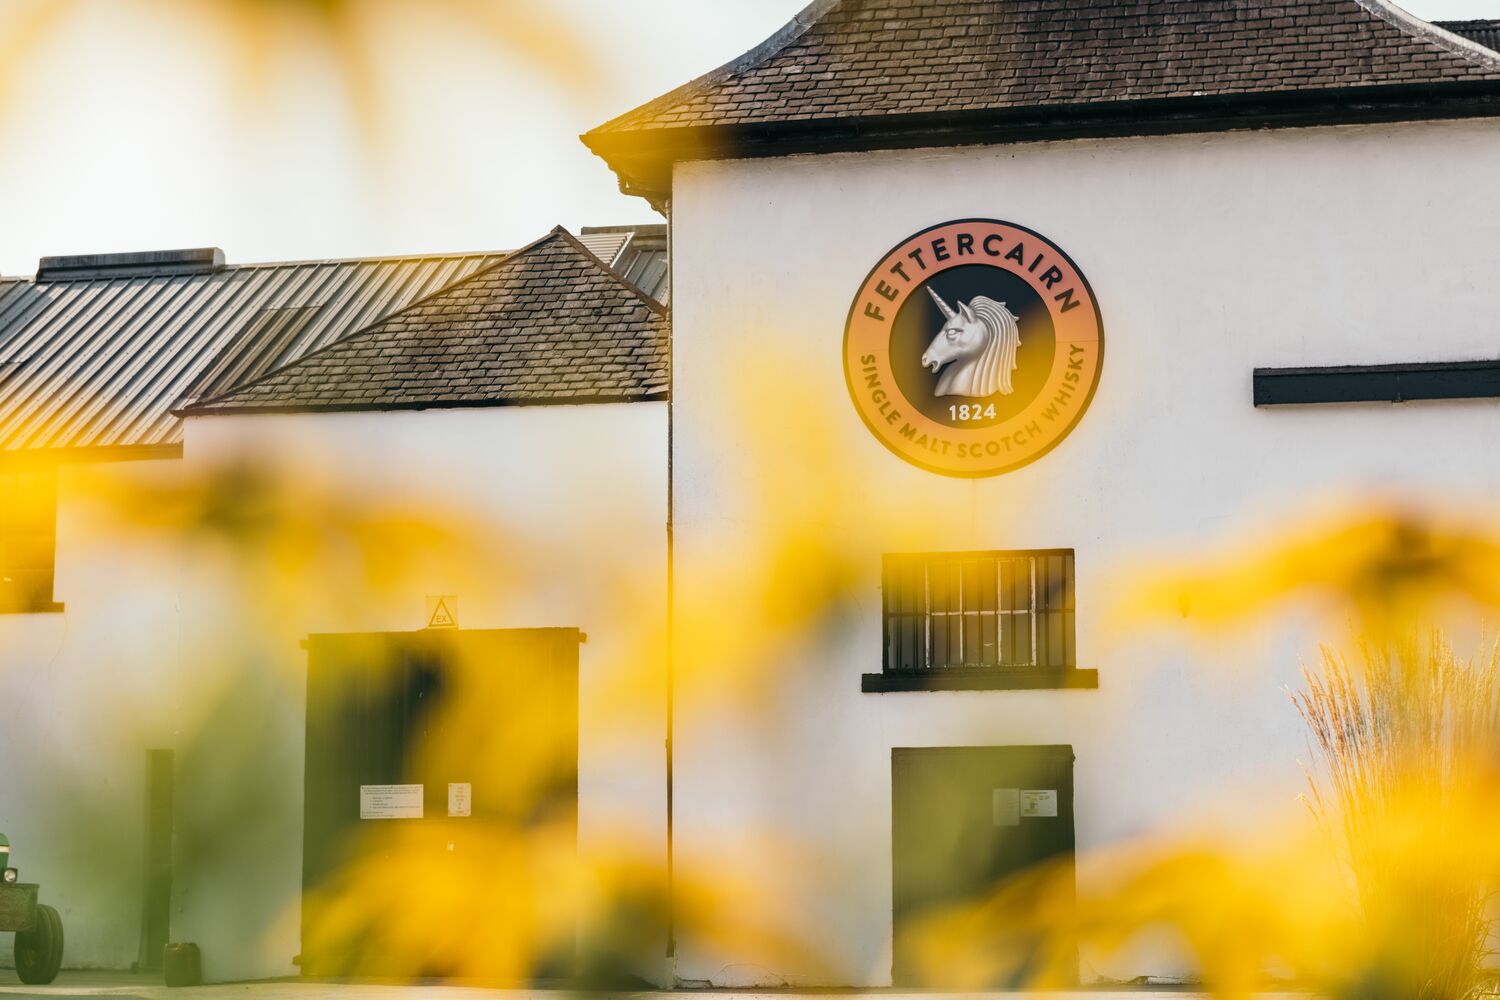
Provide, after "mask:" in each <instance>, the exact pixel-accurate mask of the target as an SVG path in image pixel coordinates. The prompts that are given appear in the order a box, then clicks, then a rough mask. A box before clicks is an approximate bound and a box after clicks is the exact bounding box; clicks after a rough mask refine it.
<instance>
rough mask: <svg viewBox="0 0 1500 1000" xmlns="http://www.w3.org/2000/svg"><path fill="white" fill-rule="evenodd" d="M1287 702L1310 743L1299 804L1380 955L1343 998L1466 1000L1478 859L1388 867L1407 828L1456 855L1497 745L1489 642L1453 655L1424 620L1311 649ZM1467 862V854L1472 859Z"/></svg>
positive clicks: (1480, 890)
mask: <svg viewBox="0 0 1500 1000" xmlns="http://www.w3.org/2000/svg"><path fill="white" fill-rule="evenodd" d="M1303 683H1304V686H1303V688H1302V690H1300V691H1296V692H1293V693H1292V701H1293V702H1294V704H1295V705H1296V707H1297V711H1298V713H1299V714H1300V715H1301V717H1302V719H1303V721H1304V722H1305V723H1306V724H1307V728H1308V731H1309V734H1310V735H1311V738H1312V743H1313V748H1314V750H1315V753H1316V758H1315V761H1314V763H1313V764H1312V765H1311V766H1309V767H1308V768H1307V769H1306V770H1307V778H1308V786H1309V795H1308V799H1307V801H1308V805H1309V807H1310V808H1311V810H1312V812H1313V814H1314V816H1315V817H1316V818H1317V820H1318V822H1319V824H1320V825H1321V827H1322V828H1323V830H1324V832H1325V833H1326V834H1327V836H1328V837H1329V839H1330V841H1331V843H1332V845H1333V848H1334V851H1335V855H1336V857H1337V858H1338V859H1339V861H1340V862H1341V863H1342V864H1343V865H1344V866H1345V867H1346V868H1347V872H1348V876H1349V878H1350V880H1351V882H1352V884H1353V887H1354V890H1355V892H1356V894H1357V900H1358V905H1359V909H1360V914H1361V916H1362V918H1363V921H1364V923H1365V925H1366V933H1367V934H1368V936H1369V941H1370V943H1371V945H1372V946H1374V947H1375V948H1377V949H1378V953H1379V954H1380V955H1381V956H1383V958H1382V960H1380V961H1376V962H1374V963H1372V965H1371V967H1370V968H1368V969H1367V970H1366V975H1365V976H1364V977H1362V978H1361V980H1360V981H1358V982H1356V983H1352V984H1350V990H1349V994H1348V995H1350V996H1359V997H1372V998H1374V997H1391V998H1396V997H1415V998H1426V1000H1460V998H1466V997H1472V996H1475V995H1476V994H1477V993H1478V991H1479V988H1480V981H1481V969H1482V967H1483V963H1484V959H1485V957H1486V955H1487V953H1488V952H1487V945H1486V942H1487V940H1488V938H1489V933H1490V929H1491V920H1490V918H1489V917H1488V916H1487V915H1486V905H1487V902H1488V892H1487V886H1486V885H1485V881H1484V880H1485V876H1486V875H1487V874H1488V873H1487V872H1485V871H1484V870H1483V869H1484V868H1485V867H1487V866H1485V865H1483V864H1480V865H1476V866H1474V868H1473V869H1472V870H1468V869H1467V866H1462V865H1460V866H1459V867H1458V868H1457V869H1456V870H1452V871H1450V872H1448V873H1447V877H1444V875H1442V874H1438V875H1437V876H1436V877H1433V873H1432V872H1431V871H1428V872H1426V873H1425V874H1426V877H1424V878H1421V879H1417V878H1413V877H1410V873H1409V872H1407V871H1406V870H1405V868H1404V867H1403V866H1402V865H1401V864H1400V863H1399V862H1400V860H1401V857H1402V856H1403V855H1405V854H1407V853H1409V851H1410V850H1411V848H1410V845H1408V844H1403V843H1400V842H1398V839H1399V838H1411V837H1415V838H1416V839H1417V841H1418V843H1419V844H1421V845H1425V847H1426V848H1427V849H1430V850H1433V851H1462V850H1463V849H1464V848H1463V845H1464V844H1465V843H1467V842H1468V841H1470V840H1471V839H1472V837H1473V835H1474V828H1473V825H1472V824H1473V822H1474V821H1475V819H1476V817H1473V816H1472V815H1471V814H1470V813H1471V809H1470V806H1472V805H1473V804H1474V803H1475V802H1476V801H1478V800H1480V799H1482V798H1484V797H1486V796H1485V791H1486V786H1487V785H1488V784H1490V783H1491V782H1492V780H1493V775H1492V773H1491V772H1492V769H1493V767H1494V764H1495V759H1496V758H1495V753H1496V751H1497V750H1500V648H1497V647H1496V646H1491V647H1490V648H1489V650H1488V651H1487V653H1485V654H1484V655H1482V656H1480V657H1478V658H1476V659H1474V660H1464V659H1461V658H1459V657H1458V656H1456V655H1455V654H1454V652H1453V649H1452V647H1451V646H1450V645H1449V644H1448V642H1447V641H1446V640H1445V639H1444V638H1443V636H1442V634H1441V633H1440V632H1437V631H1435V630H1430V631H1426V632H1423V633H1419V632H1417V631H1415V630H1414V631H1411V632H1409V633H1407V634H1405V635H1403V636H1400V637H1398V638H1397V639H1394V640H1392V641H1388V642H1374V641H1371V640H1368V639H1366V640H1364V641H1361V642H1359V643H1357V644H1356V646H1355V652H1354V654H1353V655H1352V656H1346V655H1344V654H1343V653H1340V652H1339V651H1337V650H1336V649H1333V648H1330V647H1324V648H1323V650H1322V662H1321V665H1320V667H1319V668H1318V669H1306V670H1304V671H1303ZM1476 860H1479V859H1476Z"/></svg>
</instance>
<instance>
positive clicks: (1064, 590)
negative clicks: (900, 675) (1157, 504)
mask: <svg viewBox="0 0 1500 1000" xmlns="http://www.w3.org/2000/svg"><path fill="white" fill-rule="evenodd" d="M884 593H885V602H884V603H885V664H884V669H885V670H886V671H887V672H893V671H894V672H913V671H924V670H948V669H1004V668H1013V669H1025V668H1040V669H1060V668H1067V667H1073V666H1075V665H1076V663H1077V658H1076V653H1075V651H1074V648H1073V634H1074V624H1075V614H1076V609H1075V606H1074V596H1073V551H1072V550H1071V549H1037V550H1030V551H1011V552H939V553H911V554H900V555H888V556H886V557H885V566H884Z"/></svg>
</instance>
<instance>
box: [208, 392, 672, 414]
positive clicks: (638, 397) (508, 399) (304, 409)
mask: <svg viewBox="0 0 1500 1000" xmlns="http://www.w3.org/2000/svg"><path fill="white" fill-rule="evenodd" d="M667 395H668V391H667V389H666V388H665V387H661V388H652V387H646V388H643V389H642V390H641V391H640V392H600V393H584V394H579V395H559V394H554V393H538V394H536V395H527V394H517V393H500V394H497V395H492V396H475V397H472V398H468V399H432V400H420V401H417V402H393V401H389V400H382V401H380V402H369V403H357V402H356V403H261V404H256V403H233V402H231V403H229V404H227V405H223V406H215V407H213V408H211V409H205V410H198V409H196V408H189V409H187V410H185V411H183V412H184V415H187V416H194V417H213V416H231V415H236V414H241V415H243V414H260V415H273V414H292V413H381V412H387V411H394V412H405V411H411V410H463V409H480V408H492V407H502V406H505V407H511V406H584V405H589V404H594V403H651V402H657V401H659V400H664V399H666V398H667Z"/></svg>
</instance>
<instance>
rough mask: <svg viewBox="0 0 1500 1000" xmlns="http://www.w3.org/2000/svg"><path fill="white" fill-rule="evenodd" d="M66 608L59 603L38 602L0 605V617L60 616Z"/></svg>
mask: <svg viewBox="0 0 1500 1000" xmlns="http://www.w3.org/2000/svg"><path fill="white" fill-rule="evenodd" d="M65 610H67V607H66V606H65V605H64V604H63V603H62V602H61V601H45V602H42V601H39V602H37V603H36V604H16V605H5V604H0V615H60V614H62V613H63V612H64V611H65Z"/></svg>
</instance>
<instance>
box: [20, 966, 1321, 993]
mask: <svg viewBox="0 0 1500 1000" xmlns="http://www.w3.org/2000/svg"><path fill="white" fill-rule="evenodd" d="M627 995H629V994H627ZM634 995H638V996H643V997H649V998H651V1000H657V998H661V1000H667V998H671V997H679V998H685V1000H693V998H703V997H705V996H706V995H707V996H711V997H713V998H714V1000H790V998H795V997H800V996H807V997H825V996H830V995H835V996H843V997H858V996H872V997H878V998H879V1000H902V998H912V1000H933V997H934V996H940V997H947V996H950V994H913V993H900V992H897V991H895V990H874V991H871V992H869V993H853V992H832V991H820V992H811V993H795V992H791V991H765V992H754V991H751V992H740V991H729V990H715V991H711V992H710V993H707V994H705V993H704V992H672V991H663V992H659V993H648V994H634ZM994 995H995V996H999V997H1004V998H1005V1000H1023V995H1022V994H1018V993H1008V994H994ZM418 996H420V997H421V998H422V1000H530V998H536V1000H559V998H563V997H565V996H566V994H564V993H563V992H562V991H552V990H495V989H482V988H478V987H471V986H446V985H443V986H440V985H434V986H377V985H369V984H363V983H358V984H356V983H321V982H302V981H298V980H286V981H274V982H263V983H236V984H233V985H228V986H198V987H194V988H192V989H174V990H168V989H167V988H166V987H165V986H163V985H162V981H161V977H160V976H150V975H132V974H129V973H109V972H64V973H63V974H62V975H61V976H59V977H58V979H57V982H55V983H53V984H52V985H51V986H23V985H21V983H20V982H18V981H17V980H16V978H15V973H14V972H12V971H10V970H8V969H3V970H0V1000H21V998H39V1000H40V998H47V1000H65V998H70V997H100V998H104V1000H109V998H114V1000H416V998H417V997H418ZM1037 996H1040V997H1043V998H1045V1000H1069V998H1076V1000H1190V998H1199V997H1201V994H1197V993H1186V992H1182V991H1180V990H1172V989H1162V988H1159V987H1143V988H1140V989H1134V990H1127V991H1114V990H1086V991H1081V992H1078V993H1046V994H1038V995H1037ZM1293 997H1296V995H1295V994H1267V995H1266V997H1265V1000H1292V998H1293ZM1297 1000H1306V997H1305V996H1302V997H1297Z"/></svg>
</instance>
